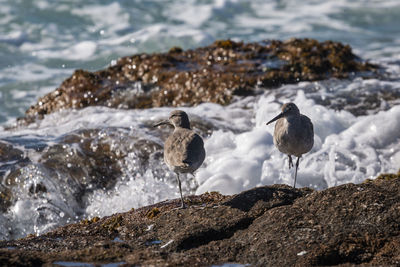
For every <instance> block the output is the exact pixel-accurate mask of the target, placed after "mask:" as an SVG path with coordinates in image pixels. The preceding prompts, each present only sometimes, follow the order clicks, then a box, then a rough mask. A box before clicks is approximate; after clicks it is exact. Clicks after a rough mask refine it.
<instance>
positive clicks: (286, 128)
mask: <svg viewBox="0 0 400 267" xmlns="http://www.w3.org/2000/svg"><path fill="white" fill-rule="evenodd" d="M276 120H277V122H276V124H275V130H274V144H275V146H276V147H277V148H278V150H279V151H280V152H282V153H285V154H287V155H288V156H289V169H290V168H291V167H293V161H292V155H293V156H296V157H297V162H296V171H295V175H294V185H293V188H296V178H297V169H298V168H299V160H300V158H301V156H302V155H303V154H305V153H307V152H308V151H310V150H311V148H312V147H313V145H314V127H313V124H312V122H311V120H310V119H309V118H308V117H307V116H305V115H302V114H300V111H299V109H298V108H297V106H296V105H295V104H294V103H286V104H284V105H283V106H282V112H281V113H280V114H279V115H278V116H276V117H275V118H273V119H272V120H270V121H269V122H267V125H268V124H270V123H272V122H274V121H276Z"/></svg>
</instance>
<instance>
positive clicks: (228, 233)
mask: <svg viewBox="0 0 400 267" xmlns="http://www.w3.org/2000/svg"><path fill="white" fill-rule="evenodd" d="M254 220H255V218H252V217H246V218H243V219H241V220H239V221H238V222H237V223H235V224H234V225H232V226H230V227H227V228H221V229H208V230H207V231H203V232H198V233H194V234H193V235H191V236H189V237H188V238H186V239H184V240H182V241H181V242H180V244H179V245H178V247H177V251H182V250H189V249H193V248H196V247H200V246H203V245H206V244H208V243H210V242H212V241H218V240H223V239H228V238H231V237H232V236H233V235H234V234H235V232H237V231H239V230H244V229H247V228H248V227H249V226H250V225H251V224H252V223H253V221H254Z"/></svg>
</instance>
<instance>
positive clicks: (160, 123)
mask: <svg viewBox="0 0 400 267" xmlns="http://www.w3.org/2000/svg"><path fill="white" fill-rule="evenodd" d="M165 124H167V125H172V124H171V123H170V122H169V120H166V121H160V122H159V123H156V124H154V125H153V127H158V126H160V125H165Z"/></svg>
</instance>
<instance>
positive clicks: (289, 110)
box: [267, 103, 300, 125]
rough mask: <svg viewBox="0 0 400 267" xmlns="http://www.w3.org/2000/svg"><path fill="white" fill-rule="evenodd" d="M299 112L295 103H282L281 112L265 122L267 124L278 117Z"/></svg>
mask: <svg viewBox="0 0 400 267" xmlns="http://www.w3.org/2000/svg"><path fill="white" fill-rule="evenodd" d="M299 114H300V111H299V108H298V107H297V106H296V104H295V103H286V104H283V106H282V112H281V113H280V114H279V115H278V116H276V117H275V118H273V119H272V120H270V121H269V122H267V125H268V124H270V123H272V122H274V121H276V120H278V119H280V118H283V117H287V116H291V115H299Z"/></svg>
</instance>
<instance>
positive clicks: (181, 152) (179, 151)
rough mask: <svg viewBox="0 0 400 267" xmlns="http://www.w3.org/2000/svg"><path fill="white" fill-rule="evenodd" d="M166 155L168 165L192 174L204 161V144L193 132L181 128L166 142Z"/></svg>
mask: <svg viewBox="0 0 400 267" xmlns="http://www.w3.org/2000/svg"><path fill="white" fill-rule="evenodd" d="M164 153H165V155H164V157H165V160H166V161H167V164H168V165H170V166H174V167H178V168H181V169H187V171H188V172H191V171H194V170H195V169H197V168H198V167H199V166H200V165H201V163H202V162H203V160H204V157H205V151H204V143H203V140H202V138H201V137H200V136H199V135H198V134H196V133H195V132H193V131H192V130H189V129H184V128H180V129H176V130H175V131H174V133H173V134H172V135H171V136H170V137H168V138H167V140H166V141H165V147H164ZM200 161H201V162H200ZM198 162H200V164H198ZM197 165H199V166H197ZM191 169H194V170H191Z"/></svg>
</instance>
